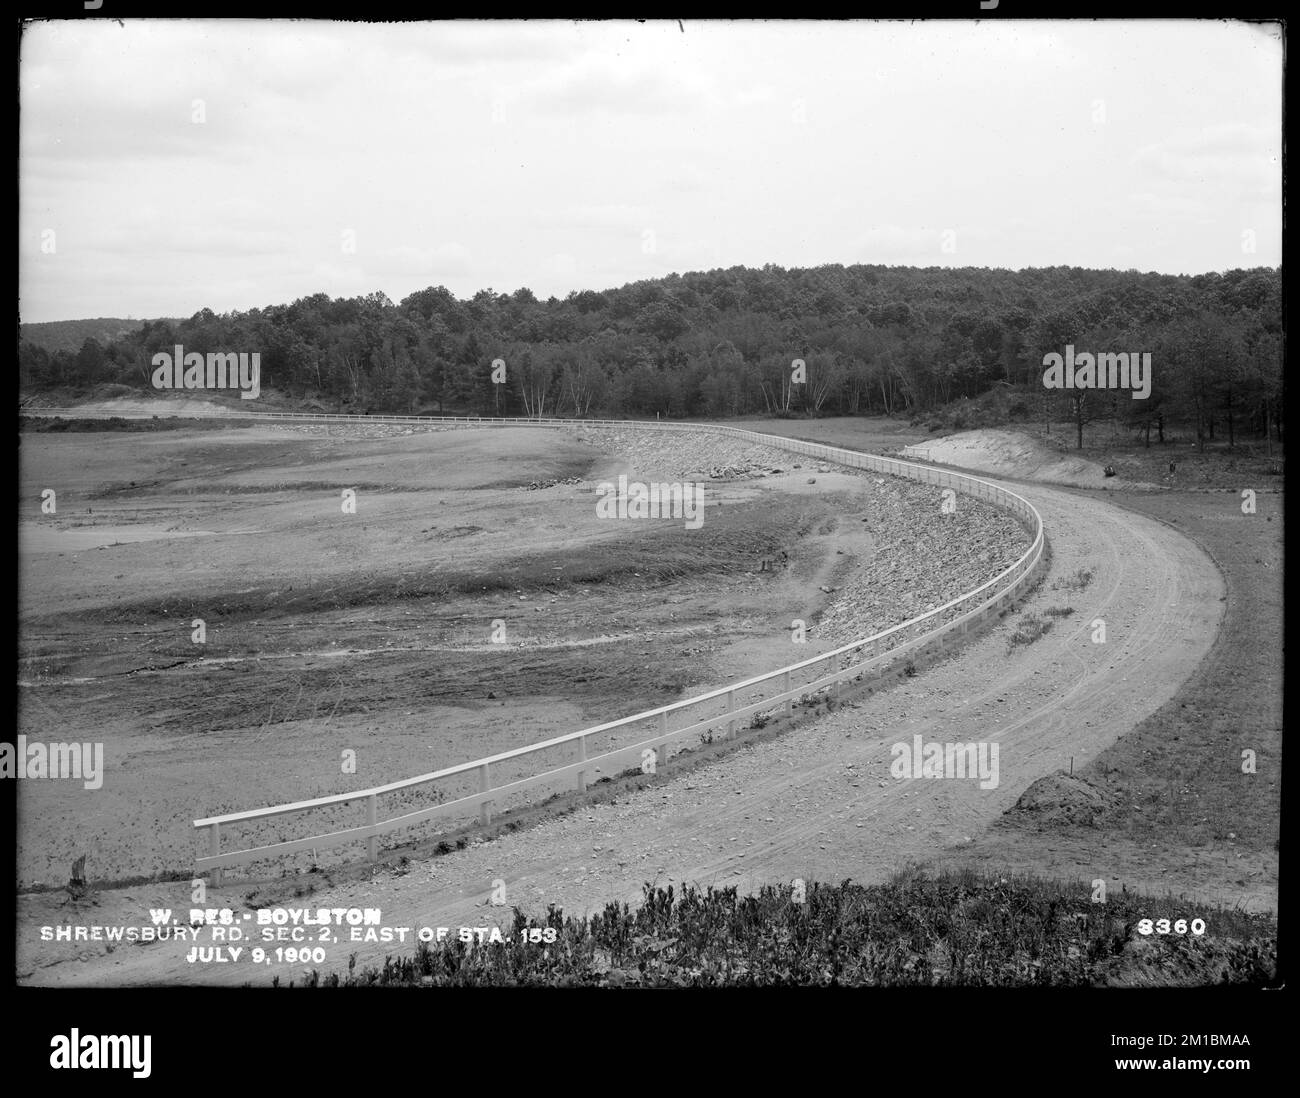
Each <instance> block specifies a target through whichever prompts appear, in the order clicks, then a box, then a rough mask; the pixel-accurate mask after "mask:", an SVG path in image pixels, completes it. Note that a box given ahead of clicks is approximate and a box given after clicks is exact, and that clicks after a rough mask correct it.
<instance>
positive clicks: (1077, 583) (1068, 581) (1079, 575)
mask: <svg viewBox="0 0 1300 1098" xmlns="http://www.w3.org/2000/svg"><path fill="white" fill-rule="evenodd" d="M1094 574H1095V573H1094V572H1093V570H1092V569H1091V568H1079V569H1076V570H1075V571H1074V572H1071V573H1070V575H1068V576H1061V577H1060V578H1059V579H1056V580H1053V581H1052V590H1053V591H1061V590H1069V591H1082V590H1083V589H1084V588H1085V587H1087V586H1088V584H1090V583H1091V582H1092V578H1093V575H1094Z"/></svg>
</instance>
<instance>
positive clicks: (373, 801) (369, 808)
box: [366, 793, 379, 862]
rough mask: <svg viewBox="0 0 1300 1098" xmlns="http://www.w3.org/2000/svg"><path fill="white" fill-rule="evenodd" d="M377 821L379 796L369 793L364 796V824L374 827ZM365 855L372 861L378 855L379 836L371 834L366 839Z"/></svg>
mask: <svg viewBox="0 0 1300 1098" xmlns="http://www.w3.org/2000/svg"><path fill="white" fill-rule="evenodd" d="M378 822H379V796H378V794H376V793H371V794H370V796H369V797H367V798H366V826H367V827H374V826H375V824H377V823H378ZM366 857H367V858H369V859H370V860H371V861H372V862H373V861H374V860H375V859H376V858H378V857H379V836H378V835H371V836H369V837H368V838H367V839H366Z"/></svg>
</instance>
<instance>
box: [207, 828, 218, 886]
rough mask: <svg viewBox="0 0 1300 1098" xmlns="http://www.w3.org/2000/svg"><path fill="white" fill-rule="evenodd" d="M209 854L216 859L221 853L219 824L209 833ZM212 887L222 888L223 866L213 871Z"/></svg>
mask: <svg viewBox="0 0 1300 1098" xmlns="http://www.w3.org/2000/svg"><path fill="white" fill-rule="evenodd" d="M208 853H209V854H211V855H212V856H213V857H214V858H215V857H216V856H217V855H218V854H220V853H221V825H220V824H219V823H214V824H213V825H212V828H211V830H210V831H209V832H208ZM212 886H213V887H214V888H220V887H221V866H217V867H215V868H214V869H213V870H212Z"/></svg>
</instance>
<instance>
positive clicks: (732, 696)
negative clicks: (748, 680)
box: [727, 690, 736, 739]
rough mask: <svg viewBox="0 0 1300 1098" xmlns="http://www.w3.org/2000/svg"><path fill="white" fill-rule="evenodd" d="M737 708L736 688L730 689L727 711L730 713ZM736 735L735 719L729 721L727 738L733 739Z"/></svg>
mask: <svg viewBox="0 0 1300 1098" xmlns="http://www.w3.org/2000/svg"><path fill="white" fill-rule="evenodd" d="M735 708H736V692H735V691H734V690H728V691H727V712H728V713H731V712H734V711H735ZM735 735H736V722H735V721H734V720H733V721H728V722H727V739H732V738H733V737H734V736H735Z"/></svg>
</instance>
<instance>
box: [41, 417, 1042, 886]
mask: <svg viewBox="0 0 1300 1098" xmlns="http://www.w3.org/2000/svg"><path fill="white" fill-rule="evenodd" d="M46 414H53V412H52V411H50V410H46ZM232 415H235V416H238V418H241V419H280V420H284V419H293V420H316V421H327V422H336V421H342V422H349V421H351V422H357V421H362V422H372V423H373V422H402V423H406V422H412V423H446V424H454V425H465V426H525V425H527V426H541V427H566V428H579V429H581V428H586V427H590V428H593V429H601V430H605V429H609V428H619V429H635V430H659V431H704V432H714V433H721V434H727V435H731V436H733V437H737V438H741V439H744V440H746V441H750V442H753V443H757V444H760V445H765V446H772V447H775V448H778V449H782V450H785V451H788V452H792V453H796V454H801V455H805V456H808V457H813V458H817V459H819V460H822V461H829V462H834V463H836V464H839V465H845V466H847V467H849V468H855V469H870V470H872V471H874V472H880V473H887V474H889V475H892V476H902V477H906V478H907V479H910V480H916V481H919V482H921V483H924V484H932V485H934V486H935V487H938V488H941V489H942V488H951V489H953V490H954V491H956V492H960V493H962V494H964V495H969V496H973V497H975V498H977V499H982V500H985V501H987V502H989V503H991V504H993V505H995V506H999V507H1003V508H1005V509H1007V510H1009V511H1011V512H1012V513H1013V514H1014V515H1016V517H1017V518H1019V519H1020V520H1021V522H1022V523H1023V524H1024V525H1025V526H1026V527H1027V529H1028V530H1029V532H1030V533H1031V534H1032V541H1031V543H1030V545H1029V548H1028V549H1026V550H1025V552H1024V553H1023V554H1022V555H1021V556H1020V558H1019V559H1018V560H1016V562H1015V563H1014V564H1012V565H1011V566H1010V567H1008V568H1006V569H1005V570H1004V571H1002V572H1001V573H999V574H998V575H997V576H995V577H993V579H991V580H988V581H986V582H985V583H982V584H981V585H980V586H979V587H976V588H975V589H974V590H972V591H968V592H966V593H965V594H963V595H960V596H958V597H957V598H955V599H953V600H951V601H950V602H947V603H945V604H944V605H943V606H940V607H937V608H936V609H934V610H931V611H928V612H927V613H925V614H921V615H919V616H917V617H915V618H912V619H910V620H908V621H905V622H903V623H902V624H900V625H896V626H893V627H892V628H890V629H886V630H883V631H882V632H879V633H876V634H874V635H872V636H869V637H864V638H862V639H861V640H857V641H851V642H850V643H848V644H845V645H841V646H840V647H838V648H836V649H834V650H832V651H830V652H824V653H821V654H820V655H817V656H812V657H810V658H809V659H806V660H801V661H800V662H798V663H793V664H790V665H789V666H788V667H782V668H778V669H777V670H775V671H769V672H768V673H766V674H763V675H758V676H756V677H754V678H751V679H746V680H745V681H743V682H737V683H733V684H731V685H730V686H725V687H722V688H720V689H717V690H711V691H709V692H708V693H705V694H700V695H697V696H695V697H692V698H686V699H683V700H682V701H678V702H673V703H671V704H669V705H663V706H659V707H658V708H656V709H649V710H646V711H645V712H643V713H636V714H633V715H632V716H629V717H622V718H620V719H618V720H615V721H609V722H607V723H605V724H600V725H595V726H593V727H591V728H584V729H582V730H581V731H578V732H571V733H568V734H566V735H563V736H557V737H555V738H553V739H549V740H543V741H541V742H539V743H534V744H529V745H527V746H525V747H517V748H514V749H513V750H510V751H503V752H501V753H499V754H496V755H490V756H488V757H487V758H482V759H474V760H473V761H471V762H465V763H460V764H458V765H456V766H450V767H446V768H444V769H442V770H435V771H433V772H432V773H429V774H420V775H417V776H416V777H413V778H405V779H403V780H401V781H396V782H389V783H388V784H387V785H380V786H375V787H373V788H370V789H361V790H358V791H356V792H355V793H338V794H333V795H331V796H326V797H317V798H314V799H312V800H306V801H295V802H293V803H292V804H281V805H273V806H271V807H269V808H257V809H252V810H251V811H247V812H233V813H227V814H225V815H220V816H208V817H205V818H203V819H198V820H195V821H194V828H195V829H196V830H197V831H201V832H204V831H205V832H206V833H207V844H206V845H207V849H208V852H207V853H206V854H205V855H202V856H200V857H199V858H198V859H197V860H196V862H195V866H196V870H197V871H198V872H199V873H203V872H205V871H210V872H211V873H212V875H213V881H214V883H220V880H221V871H222V869H223V868H225V867H227V866H233V865H243V864H248V863H250V862H255V861H259V860H263V859H267V858H275V857H280V856H282V855H286V854H292V853H295V852H298V851H303V850H317V849H320V848H329V847H336V846H339V845H341V844H344V843H352V842H362V841H364V842H365V843H366V851H367V856H368V857H369V858H370V859H371V860H372V861H373V860H374V859H375V858H376V857H378V843H379V837H380V836H381V835H385V834H388V833H390V832H393V831H398V830H402V829H404V828H408V827H411V826H413V825H415V824H419V823H423V822H425V821H428V820H432V819H435V818H437V817H441V816H454V815H463V814H465V813H466V812H469V811H472V810H473V809H475V808H477V809H478V812H479V820H480V822H482V823H484V824H486V823H489V822H490V820H491V813H492V805H493V803H494V802H497V803H499V802H500V801H502V800H504V799H505V798H506V797H510V796H513V795H515V794H518V793H521V792H524V791H527V790H530V789H533V788H536V787H538V786H555V785H557V784H559V783H570V782H572V783H573V784H574V785H575V787H576V788H577V789H578V790H579V791H583V790H585V789H586V786H587V780H588V776H589V775H592V774H594V773H596V772H597V771H602V772H604V773H606V774H612V773H617V772H618V768H619V767H622V766H627V765H636V764H640V763H641V762H643V761H644V760H645V758H646V755H647V753H649V752H653V754H654V759H655V762H656V767H655V769H656V772H658V771H660V770H661V769H662V767H663V764H664V762H666V760H667V753H668V752H667V749H668V747H669V745H671V744H672V743H673V742H675V741H677V740H681V739H685V738H687V737H691V736H698V735H702V734H705V733H711V732H713V731H714V730H718V729H721V728H723V727H724V726H725V728H726V733H725V734H726V735H727V736H734V735H735V731H736V729H737V727H738V725H739V723H740V722H741V721H744V720H746V719H748V718H751V717H753V716H754V715H755V714H757V713H760V712H763V711H765V710H771V709H772V708H774V707H776V706H781V707H783V708H784V710H785V712H787V713H788V712H790V710H791V706H792V704H793V702H794V701H795V699H797V698H799V697H801V696H804V695H807V694H817V693H820V692H821V691H838V690H840V689H842V686H843V684H844V683H846V682H847V681H849V680H850V679H855V678H857V677H859V676H861V675H863V674H866V673H868V672H875V671H883V669H884V668H885V666H887V665H888V664H890V663H892V662H894V661H895V660H897V659H898V658H899V657H900V656H902V655H906V654H909V653H913V652H918V651H921V650H924V649H927V648H934V647H940V648H946V647H949V646H952V645H956V644H959V643H960V641H961V639H962V638H963V637H964V636H965V635H966V634H968V633H970V632H971V631H973V630H977V629H978V628H979V627H980V625H981V624H982V623H983V622H985V621H987V620H988V619H990V618H991V617H993V616H995V615H996V614H998V613H999V612H1001V610H1002V609H1003V608H1004V607H1005V606H1007V605H1009V604H1010V603H1011V602H1013V601H1014V600H1015V599H1016V597H1017V596H1018V594H1019V593H1020V592H1021V591H1022V590H1024V589H1025V588H1026V587H1027V586H1028V585H1029V584H1030V583H1032V581H1033V578H1034V576H1035V574H1036V573H1037V571H1038V569H1039V568H1040V567H1041V566H1042V563H1043V551H1044V546H1045V538H1044V531H1043V521H1042V517H1041V516H1040V515H1039V513H1038V511H1037V510H1036V509H1035V508H1034V507H1033V505H1032V504H1030V503H1029V501H1028V500H1026V499H1024V498H1023V497H1022V496H1019V495H1017V494H1016V493H1014V492H1012V491H1010V490H1008V489H1006V488H1003V487H1001V486H1000V485H997V484H994V483H993V482H991V481H987V480H983V479H982V478H979V477H972V476H968V475H966V474H962V473H951V472H946V471H944V470H942V469H937V468H932V467H926V466H921V465H914V464H911V463H909V462H904V461H896V460H894V459H892V458H883V457H878V456H876V455H874V454H866V453H861V452H858V451H855V450H844V449H840V448H838V447H834V446H825V445H822V444H820V443H814V442H804V441H803V440H801V439H790V438H783V437H781V436H779V435H765V434H760V433H758V432H756V431H748V430H744V429H743V428H737V427H726V426H723V425H720V424H689V423H669V422H648V421H639V420H567V419H536V418H534V419H522V418H514V419H510V418H493V417H475V416H446V417H444V416H358V415H339V416H330V415H313V414H311V413H304V412H259V413H232ZM223 418H224V417H223ZM755 693H758V694H760V695H761V696H760V697H758V698H757V699H754V698H753V697H752V695H753V694H755ZM719 702H720V703H721V704H722V705H723V707H724V708H723V709H722V710H721V712H715V713H712V714H704V713H703V712H702V710H704V709H705V708H710V707H713V706H715V705H716V704H718V703H719ZM682 720H685V722H686V723H684V724H680V723H679V722H680V721H682ZM638 725H645V726H646V727H645V728H644V729H643V730H637V729H636V726H638ZM614 730H625V731H635V732H636V734H637V735H638V737H639V738H638V739H636V741H635V742H633V743H631V744H627V745H625V746H621V747H618V748H616V749H614V750H612V751H606V752H604V753H602V754H597V755H589V754H588V748H589V746H590V744H591V741H592V740H593V738H594V737H596V736H600V735H603V734H606V733H609V732H611V731H614ZM565 746H568V747H570V749H571V750H572V752H573V758H572V761H571V762H569V763H567V764H565V765H562V766H559V767H550V768H549V769H545V770H541V771H538V772H537V773H534V774H530V775H528V776H526V777H524V778H521V779H516V780H512V781H508V782H505V783H503V784H501V785H494V784H493V770H494V768H498V767H500V766H501V765H502V764H504V763H507V762H512V761H515V760H521V759H526V758H528V757H529V756H531V755H536V754H538V753H541V752H544V751H548V750H553V749H555V748H559V747H565ZM474 775H476V776H477V779H478V792H476V793H473V794H471V795H469V796H462V797H458V798H456V799H455V800H451V801H445V802H442V803H439V804H435V805H432V806H429V807H426V808H421V809H418V810H416V811H413V812H406V813H404V814H401V815H397V816H391V817H388V818H385V819H382V820H381V819H380V818H379V800H380V798H381V797H384V796H386V795H389V794H394V793H399V792H402V791H405V790H411V789H415V788H417V787H423V786H430V785H433V784H434V783H437V782H442V781H446V780H447V779H452V778H457V777H462V778H463V777H467V776H474ZM354 802H359V803H361V804H363V805H364V806H365V813H366V818H365V823H364V824H361V825H359V826H355V827H348V828H344V829H342V830H338V831H333V832H329V833H327V834H321V835H311V836H306V837H304V838H300V839H292V840H289V841H287V842H277V843H271V844H268V845H264V846H255V847H248V848H246V849H242V850H227V851H223V850H222V849H221V835H222V830H221V829H222V827H223V826H230V825H238V824H246V823H252V822H255V821H259V820H266V819H270V818H272V817H276V816H287V815H296V814H298V813H303V812H310V811H312V810H314V809H321V808H327V807H332V806H341V805H349V804H352V803H354Z"/></svg>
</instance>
